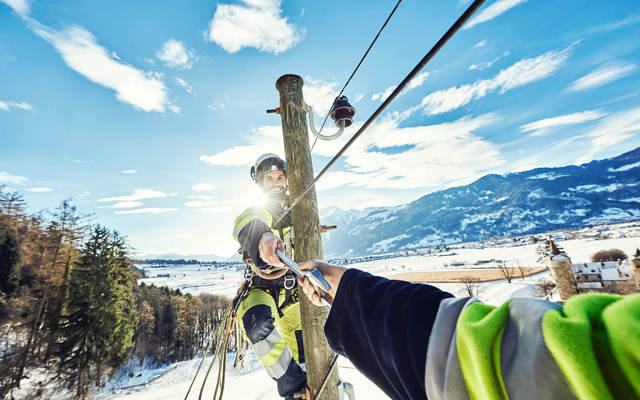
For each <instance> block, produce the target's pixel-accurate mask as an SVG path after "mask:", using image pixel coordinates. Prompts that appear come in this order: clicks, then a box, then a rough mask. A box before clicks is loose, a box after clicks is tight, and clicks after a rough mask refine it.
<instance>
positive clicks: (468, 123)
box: [201, 115, 504, 200]
mask: <svg viewBox="0 0 640 400" xmlns="http://www.w3.org/2000/svg"><path fill="white" fill-rule="evenodd" d="M495 119H496V117H495V116H493V115H482V116H478V117H475V118H472V117H468V118H462V119H459V120H457V121H454V122H451V123H442V124H438V125H428V126H418V127H410V128H400V127H398V122H397V121H396V120H392V119H387V120H383V121H382V122H378V123H374V124H373V125H372V126H371V127H370V128H369V130H368V131H367V135H363V136H362V137H361V138H360V140H359V141H357V142H355V143H354V144H353V146H352V147H351V148H350V149H349V151H348V152H347V153H346V154H345V156H344V163H345V166H346V167H345V169H344V170H342V171H332V172H330V173H328V175H327V176H326V177H325V178H324V179H322V180H321V181H320V182H319V183H318V189H319V190H326V189H329V188H333V187H338V186H354V187H365V188H391V189H407V188H436V187H441V186H444V185H449V184H452V183H461V182H463V181H464V182H467V181H469V180H472V179H474V178H477V177H479V176H480V174H481V173H483V172H486V171H487V170H488V169H490V168H493V167H496V166H499V165H501V164H502V163H503V162H504V161H503V160H502V159H501V158H500V154H499V152H498V150H497V148H496V146H494V145H493V144H491V143H489V142H487V141H485V140H483V139H482V138H480V137H478V136H476V135H475V134H474V132H475V131H477V130H479V129H481V128H484V127H486V126H488V125H489V124H491V123H492V122H493V121H494V120H495ZM356 125H360V124H356ZM354 128H355V129H357V128H358V126H354ZM276 135H277V138H278V139H279V140H280V143H278V142H277V141H275V140H274V139H275V137H276ZM281 135H282V133H281V128H280V127H279V126H274V127H271V126H269V127H262V128H260V129H258V130H257V132H256V134H254V135H252V136H250V138H251V143H252V144H251V145H247V146H236V147H233V148H231V149H228V150H224V151H222V152H220V153H218V154H216V155H214V156H203V157H201V159H202V160H203V161H205V162H209V163H211V164H213V165H237V166H249V165H251V164H252V163H253V162H254V160H255V158H256V157H257V156H258V155H260V154H262V153H264V152H265V151H272V149H276V145H278V146H280V148H281V147H282V144H281V139H280V137H281ZM348 139H349V138H348V137H346V135H344V136H343V137H340V138H339V139H338V140H335V141H331V142H325V143H323V145H322V146H316V148H314V154H318V155H322V156H327V157H329V156H333V155H334V154H335V153H336V152H337V151H338V149H339V148H340V147H342V146H343V145H344V143H345V142H346V141H347V140H348ZM270 140H272V141H273V143H272V144H271V145H267V143H268V142H269V141H270ZM256 143H262V144H263V145H262V146H260V145H257V144H256ZM402 147H404V149H403V148H402ZM398 150H402V151H401V152H399V151H398ZM276 153H278V152H277V151H276ZM203 200H209V199H203Z"/></svg>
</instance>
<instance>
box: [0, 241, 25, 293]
mask: <svg viewBox="0 0 640 400" xmlns="http://www.w3.org/2000/svg"><path fill="white" fill-rule="evenodd" d="M19 283H20V248H19V246H18V241H17V240H16V238H15V234H14V233H13V232H12V231H11V230H7V231H6V232H5V234H4V237H2V236H0V291H2V292H4V293H5V294H6V295H8V296H10V295H12V294H14V293H15V291H16V290H17V289H18V285H19Z"/></svg>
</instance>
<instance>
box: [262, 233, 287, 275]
mask: <svg viewBox="0 0 640 400" xmlns="http://www.w3.org/2000/svg"><path fill="white" fill-rule="evenodd" d="M276 249H278V250H281V251H284V242H283V241H282V239H280V238H279V237H277V236H276V235H274V234H273V232H265V233H263V234H262V237H261V238H260V243H259V244H258V251H259V252H260V258H262V260H263V261H264V262H266V263H267V264H269V265H272V266H274V267H284V266H285V265H284V263H283V262H282V260H280V257H278V255H277V254H276Z"/></svg>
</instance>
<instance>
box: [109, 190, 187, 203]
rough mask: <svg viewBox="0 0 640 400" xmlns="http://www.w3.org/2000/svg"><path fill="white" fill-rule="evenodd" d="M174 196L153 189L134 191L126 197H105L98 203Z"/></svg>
mask: <svg viewBox="0 0 640 400" xmlns="http://www.w3.org/2000/svg"><path fill="white" fill-rule="evenodd" d="M176 194H177V193H169V194H167V193H164V192H160V191H158V190H153V189H136V190H134V192H133V193H132V194H130V195H128V196H118V197H105V198H103V199H99V200H98V201H137V200H144V199H156V198H160V197H171V196H175V195H176Z"/></svg>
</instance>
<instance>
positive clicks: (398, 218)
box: [320, 147, 640, 259]
mask: <svg viewBox="0 0 640 400" xmlns="http://www.w3.org/2000/svg"><path fill="white" fill-rule="evenodd" d="M320 216H321V218H320V220H321V222H322V223H323V224H327V225H338V230H336V231H330V232H327V233H325V234H323V241H324V255H325V258H327V259H328V258H332V257H343V256H353V255H364V254H373V253H382V252H387V251H396V250H403V249H414V248H420V247H430V246H436V245H442V244H452V243H459V242H470V241H477V240H483V239H488V238H491V237H502V236H505V235H506V236H518V235H525V234H533V233H541V232H548V231H552V230H556V229H565V228H576V227H582V226H586V225H596V224H602V223H608V222H621V221H628V220H634V219H640V147H639V148H636V149H634V150H632V151H629V152H627V153H624V154H622V155H620V156H617V157H613V158H609V159H604V160H595V161H592V162H589V163H586V164H582V165H570V166H565V167H558V168H536V169H533V170H529V171H524V172H517V173H508V174H505V175H497V174H490V175H485V176H483V177H482V178H480V179H478V180H476V181H475V182H473V183H471V184H468V185H465V186H459V187H452V188H449V189H446V190H440V191H437V192H432V193H429V194H427V195H425V196H422V197H420V198H419V199H417V200H415V201H412V202H410V203H407V204H403V205H400V206H395V207H376V208H367V209H365V210H342V209H340V208H338V207H328V208H325V209H323V210H321V212H320Z"/></svg>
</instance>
